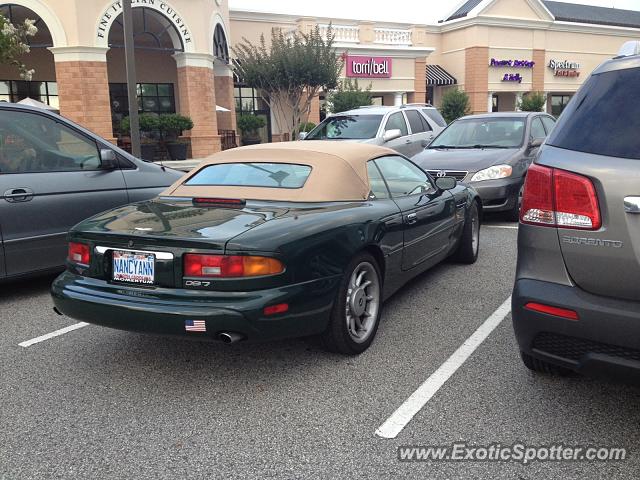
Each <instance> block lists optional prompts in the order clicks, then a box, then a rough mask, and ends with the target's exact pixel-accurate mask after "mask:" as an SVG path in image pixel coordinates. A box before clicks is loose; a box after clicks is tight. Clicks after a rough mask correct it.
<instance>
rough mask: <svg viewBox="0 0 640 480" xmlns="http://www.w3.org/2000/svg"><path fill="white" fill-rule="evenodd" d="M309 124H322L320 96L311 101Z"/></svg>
mask: <svg viewBox="0 0 640 480" xmlns="http://www.w3.org/2000/svg"><path fill="white" fill-rule="evenodd" d="M307 121H308V122H313V123H315V124H316V125H317V124H319V123H320V97H319V96H318V95H316V96H314V97H313V98H312V99H311V104H310V105H309V118H308V120H307Z"/></svg>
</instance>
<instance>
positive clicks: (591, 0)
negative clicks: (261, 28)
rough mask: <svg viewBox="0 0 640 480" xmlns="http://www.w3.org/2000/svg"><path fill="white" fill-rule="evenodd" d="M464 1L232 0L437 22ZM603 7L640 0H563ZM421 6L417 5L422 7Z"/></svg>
mask: <svg viewBox="0 0 640 480" xmlns="http://www.w3.org/2000/svg"><path fill="white" fill-rule="evenodd" d="M463 1H464V0H393V1H382V0H322V1H317V0H306V1H300V0H229V6H230V7H231V8H232V9H234V8H237V9H246V10H254V11H261V12H273V13H289V14H292V15H309V16H319V17H329V18H348V19H357V20H378V21H388V22H409V23H436V22H437V21H438V20H441V19H442V18H444V17H445V16H446V15H447V14H449V13H451V12H453V10H454V9H455V8H456V7H458V6H459V5H460V4H461V3H463ZM561 1H565V2H567V3H581V4H584V5H596V6H602V7H614V8H621V9H627V10H639V11H640V0H561ZM418 6H419V8H416V7H418Z"/></svg>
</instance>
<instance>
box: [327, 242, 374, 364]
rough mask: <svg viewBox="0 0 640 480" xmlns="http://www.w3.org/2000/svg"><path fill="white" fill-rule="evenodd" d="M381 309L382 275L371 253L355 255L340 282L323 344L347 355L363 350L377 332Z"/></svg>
mask: <svg viewBox="0 0 640 480" xmlns="http://www.w3.org/2000/svg"><path fill="white" fill-rule="evenodd" d="M381 310H382V277H381V275H380V268H379V266H378V264H377V262H376V260H375V259H374V258H373V257H372V256H371V255H369V254H368V253H360V254H358V255H357V256H355V257H354V258H353V259H352V260H351V262H350V263H349V265H348V266H347V268H346V269H345V273H344V277H343V278H342V281H341V282H340V288H339V289H338V293H337V296H336V299H335V302H334V305H333V309H332V311H331V318H330V319H329V325H328V326H327V329H326V331H325V332H324V333H323V334H322V335H321V340H322V343H323V345H324V347H325V348H326V349H327V350H329V351H332V352H337V353H342V354H344V355H358V354H360V353H362V352H364V351H365V350H366V349H367V348H369V345H371V343H372V342H373V339H374V337H375V335H376V332H377V331H378V324H379V322H380V313H381Z"/></svg>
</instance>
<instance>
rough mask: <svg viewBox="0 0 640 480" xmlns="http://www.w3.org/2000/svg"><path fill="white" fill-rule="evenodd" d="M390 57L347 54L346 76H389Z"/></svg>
mask: <svg viewBox="0 0 640 480" xmlns="http://www.w3.org/2000/svg"><path fill="white" fill-rule="evenodd" d="M391 62H392V58H391V57H363V56H352V55H347V67H346V68H347V77H358V78H391Z"/></svg>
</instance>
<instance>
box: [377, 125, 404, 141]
mask: <svg viewBox="0 0 640 480" xmlns="http://www.w3.org/2000/svg"><path fill="white" fill-rule="evenodd" d="M401 136H402V132H401V131H400V129H399V128H392V129H391V130H387V131H385V132H384V134H383V135H382V140H384V142H385V143H386V142H390V141H391V140H395V139H396V138H400V137H401Z"/></svg>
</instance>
